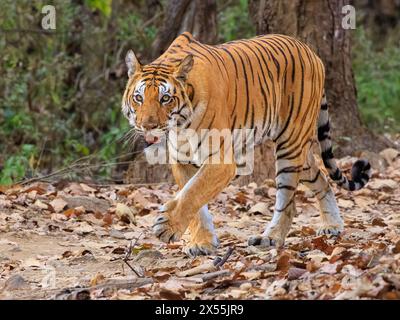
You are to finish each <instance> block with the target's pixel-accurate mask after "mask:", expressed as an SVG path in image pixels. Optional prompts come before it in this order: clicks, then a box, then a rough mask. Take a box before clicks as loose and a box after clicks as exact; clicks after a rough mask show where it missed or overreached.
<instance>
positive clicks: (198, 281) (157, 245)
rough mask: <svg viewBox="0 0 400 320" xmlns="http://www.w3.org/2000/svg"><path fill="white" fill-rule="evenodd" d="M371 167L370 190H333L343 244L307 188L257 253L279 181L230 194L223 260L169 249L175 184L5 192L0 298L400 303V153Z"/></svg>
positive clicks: (224, 205)
mask: <svg viewBox="0 0 400 320" xmlns="http://www.w3.org/2000/svg"><path fill="white" fill-rule="evenodd" d="M353 161H354V159H353V158H344V159H341V160H340V161H339V164H340V166H341V167H342V168H344V169H347V170H348V169H349V168H350V167H351V163H352V162H353ZM374 161H375V162H376V163H377V165H378V168H379V169H378V170H374V173H373V179H372V180H371V181H370V182H369V184H368V185H367V187H365V188H364V189H362V190H360V191H357V192H353V193H350V192H347V191H344V190H340V189H338V188H336V187H335V191H336V196H337V199H338V204H339V207H340V209H341V212H342V215H343V218H344V220H345V232H344V233H343V234H342V235H341V236H340V237H338V238H330V237H327V236H317V235H316V230H317V228H318V225H319V222H320V221H319V213H318V204H317V203H316V201H315V199H314V198H313V197H312V196H311V195H310V193H309V192H308V191H307V190H306V189H305V188H302V187H301V188H300V190H299V191H298V192H297V209H298V215H297V217H296V218H295V220H294V224H293V226H292V228H291V231H290V233H289V235H288V237H287V240H286V243H285V246H284V247H283V248H281V249H275V248H270V249H261V248H258V247H249V246H247V238H248V237H249V236H251V235H256V234H259V233H261V232H262V231H263V229H264V227H265V225H266V223H267V222H268V221H269V220H270V219H271V215H272V212H273V206H274V199H275V193H276V189H275V188H274V182H273V181H272V180H267V181H265V183H264V184H262V185H258V186H257V185H256V184H254V183H252V184H249V185H247V186H244V187H239V186H235V185H230V186H229V187H227V188H226V189H225V190H224V192H222V193H221V194H220V195H219V196H218V197H217V198H216V199H215V200H214V201H213V202H212V203H211V204H210V211H211V212H212V213H213V214H214V221H215V225H216V230H217V234H218V236H219V239H220V241H221V246H220V247H219V249H218V252H217V255H216V256H212V257H198V258H195V259H191V258H188V257H186V256H185V255H184V254H183V253H182V246H183V245H184V243H185V242H186V241H187V239H188V237H187V235H185V236H184V238H183V240H182V241H181V242H177V243H173V244H169V245H166V244H163V243H161V242H159V241H158V240H157V239H156V238H155V237H154V236H153V234H152V231H151V225H152V222H153V220H154V218H155V216H156V215H157V208H158V207H159V205H160V204H162V203H164V202H165V201H166V200H168V199H170V198H171V197H172V196H173V194H174V193H175V192H176V191H177V189H176V186H171V185H168V184H160V185H150V186H137V185H136V186H134V185H113V186H99V185H88V184H83V183H73V182H72V183H71V182H66V181H60V182H58V183H53V184H51V183H44V182H37V183H34V184H31V185H25V186H14V187H12V188H8V189H7V188H2V189H0V299H88V298H91V299H400V188H399V186H400V155H399V153H398V152H397V151H395V150H393V149H387V150H385V151H383V152H382V153H381V154H375V159H374ZM130 244H132V247H131V248H129V245H130ZM127 252H130V254H129V255H128V256H127V262H128V263H129V265H130V266H131V267H132V269H133V270H132V269H131V268H130V267H129V266H128V264H126V263H125V262H124V261H123V260H124V257H126V253H127ZM224 256H225V258H227V260H226V261H225V262H224V263H221V258H223V257H224ZM217 262H220V264H222V265H220V266H215V264H216V263H217ZM222 262H223V261H222Z"/></svg>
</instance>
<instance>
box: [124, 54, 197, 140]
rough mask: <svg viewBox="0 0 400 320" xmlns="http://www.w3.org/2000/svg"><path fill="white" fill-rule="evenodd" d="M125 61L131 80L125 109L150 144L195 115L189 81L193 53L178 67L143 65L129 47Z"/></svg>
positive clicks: (133, 125)
mask: <svg viewBox="0 0 400 320" xmlns="http://www.w3.org/2000/svg"><path fill="white" fill-rule="evenodd" d="M125 62H126V65H127V67H128V76H129V80H128V83H127V85H126V89H125V93H124V95H123V98H122V112H123V114H124V115H125V117H126V118H127V119H128V120H129V123H130V125H131V126H132V127H134V128H135V130H136V131H137V132H138V133H139V134H141V135H143V136H144V139H145V140H146V142H147V143H149V144H153V143H158V142H160V140H161V138H162V136H163V135H164V134H165V133H166V132H167V131H168V130H169V129H171V128H173V127H180V126H182V125H184V124H185V123H186V122H187V121H188V120H189V118H190V116H191V114H192V110H193V108H192V104H191V101H190V99H189V96H190V95H191V93H190V92H187V91H188V90H187V87H188V86H187V85H186V80H187V76H188V73H189V72H190V70H191V69H192V67H193V56H192V55H187V56H186V57H184V58H183V59H182V60H181V61H180V63H179V64H178V65H177V66H170V65H167V64H161V63H160V64H149V65H142V64H141V63H140V62H139V60H138V59H137V58H136V56H135V54H134V53H133V51H132V50H129V51H128V53H127V55H126V58H125Z"/></svg>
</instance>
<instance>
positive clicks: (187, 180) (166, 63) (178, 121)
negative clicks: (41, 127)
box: [122, 32, 372, 257]
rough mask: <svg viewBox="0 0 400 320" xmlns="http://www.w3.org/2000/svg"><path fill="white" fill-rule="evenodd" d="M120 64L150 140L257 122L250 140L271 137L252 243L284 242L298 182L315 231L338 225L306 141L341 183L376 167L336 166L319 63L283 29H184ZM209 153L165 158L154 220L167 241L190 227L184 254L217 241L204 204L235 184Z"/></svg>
mask: <svg viewBox="0 0 400 320" xmlns="http://www.w3.org/2000/svg"><path fill="white" fill-rule="evenodd" d="M125 62H126V66H127V70H128V82H127V85H126V88H125V92H124V94H123V98H122V112H123V114H124V115H125V117H126V118H127V119H128V121H129V123H130V125H131V126H132V127H133V128H134V129H135V130H136V131H137V132H138V133H139V134H140V135H142V136H143V137H144V139H145V140H146V141H147V143H148V144H150V145H151V144H155V143H159V141H160V139H161V138H160V137H161V136H162V134H165V133H167V132H169V131H170V130H172V129H173V128H175V129H177V130H181V129H184V128H186V129H188V128H189V129H192V130H194V131H195V132H198V131H200V130H201V129H218V130H223V129H229V130H235V129H243V128H247V129H253V130H254V142H255V145H258V144H261V143H263V142H265V141H267V140H270V141H273V143H274V146H275V147H274V157H275V183H276V199H275V206H274V212H273V216H272V219H271V221H270V222H269V223H268V224H267V226H266V227H265V229H264V232H263V233H261V234H257V235H253V236H251V237H249V239H248V245H249V246H259V247H266V248H268V247H281V246H283V245H284V242H285V238H286V236H287V234H288V232H289V230H290V227H291V224H292V221H293V217H294V216H295V214H296V205H295V192H296V189H297V187H298V185H299V183H303V184H305V185H306V187H308V188H309V189H310V190H311V191H312V192H313V194H314V196H315V197H316V198H317V200H318V202H319V207H320V217H321V221H322V223H321V225H320V227H319V229H318V234H319V235H322V234H326V235H332V236H337V235H339V234H340V233H341V232H343V230H344V222H343V219H342V217H341V215H340V212H339V208H338V205H337V202H336V199H335V195H334V192H333V189H332V188H331V185H330V182H329V180H328V177H327V176H326V175H325V173H324V172H323V171H322V170H321V169H320V167H319V166H318V164H317V161H316V159H315V156H314V153H315V152H313V151H312V149H313V148H312V146H313V145H314V144H318V145H319V150H320V155H321V158H322V160H323V164H324V166H325V168H326V172H327V173H328V175H329V177H330V179H332V180H333V181H334V182H335V183H336V184H337V185H338V186H340V187H342V188H344V189H346V190H350V191H353V190H359V189H361V188H362V187H363V186H365V184H366V183H367V182H368V180H369V179H370V177H371V170H372V169H371V166H370V164H369V162H368V160H365V159H360V160H357V161H356V162H355V163H354V164H353V166H352V172H351V179H349V178H347V177H346V175H344V174H343V173H342V171H341V170H340V168H339V167H338V165H337V163H336V160H335V158H334V155H333V152H332V140H331V134H330V120H329V113H328V102H327V99H326V96H325V88H324V82H325V68H324V65H323V63H322V61H321V59H320V58H319V57H318V56H317V54H316V53H314V51H313V50H312V49H311V48H310V47H309V46H308V45H306V44H305V43H303V42H301V41H300V40H298V39H296V38H294V37H289V36H286V35H279V34H268V35H261V36H257V37H254V38H251V39H244V40H235V41H230V42H227V43H223V44H218V45H206V44H203V43H201V42H199V41H197V40H196V39H195V38H194V37H193V36H192V35H191V34H190V33H189V32H184V33H182V34H181V35H179V36H178V37H177V38H176V39H175V40H174V41H173V42H172V43H171V45H170V46H169V48H168V49H167V50H166V51H165V52H164V53H163V54H162V55H161V56H160V57H158V58H157V59H156V60H154V61H153V62H151V63H149V64H147V65H142V64H141V63H140V61H139V60H138V58H137V57H136V55H135V53H134V52H133V51H132V50H129V51H128V53H127V54H126V58H125ZM168 148H169V146H168ZM221 148H222V146H221ZM221 154H223V153H221ZM206 158H207V157H206ZM205 160H206V159H205ZM205 160H204V162H202V163H200V164H193V163H190V161H189V162H179V161H176V162H175V163H172V164H171V169H172V174H173V177H174V179H175V181H176V184H177V185H178V187H179V191H178V192H177V193H176V195H175V196H174V197H173V198H172V199H171V200H169V201H167V202H166V203H165V204H164V205H163V206H162V207H161V208H160V212H158V214H159V215H158V216H157V217H156V219H155V221H154V225H153V227H152V229H153V232H154V234H155V235H156V236H157V237H158V238H159V239H160V240H161V241H163V242H166V243H169V242H173V241H179V240H180V239H181V237H182V235H183V234H184V233H185V232H186V231H188V232H189V240H188V241H187V243H186V245H185V246H184V249H183V251H184V253H186V254H187V255H188V256H190V257H195V256H199V255H210V254H213V253H215V251H216V249H217V247H218V246H219V240H218V237H217V235H216V231H215V227H214V224H213V217H212V215H211V213H210V212H209V211H208V203H209V202H210V201H211V200H213V199H214V198H215V197H216V196H217V195H218V194H219V193H220V192H221V191H222V190H223V189H224V188H225V187H226V186H227V185H228V184H229V183H230V182H231V180H232V179H233V178H234V177H235V176H236V172H237V170H238V166H239V165H240V164H239V163H236V162H235V161H231V162H229V161H228V162H227V163H225V162H223V161H221V162H220V163H208V162H207V161H205Z"/></svg>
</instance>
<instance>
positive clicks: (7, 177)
mask: <svg viewBox="0 0 400 320" xmlns="http://www.w3.org/2000/svg"><path fill="white" fill-rule="evenodd" d="M36 155H37V149H36V147H35V146H34V145H31V144H24V145H22V146H21V151H20V153H18V154H16V155H13V156H11V157H9V158H8V159H7V160H6V162H5V163H4V167H3V168H2V170H1V174H0V185H10V184H12V183H13V182H14V181H19V180H21V179H22V178H23V177H25V176H26V175H27V174H28V171H32V170H33V169H34V168H33V166H34V159H35V156H36Z"/></svg>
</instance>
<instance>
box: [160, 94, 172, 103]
mask: <svg viewBox="0 0 400 320" xmlns="http://www.w3.org/2000/svg"><path fill="white" fill-rule="evenodd" d="M170 101H171V97H170V96H169V95H167V94H164V95H163V96H162V97H161V103H168V102H170Z"/></svg>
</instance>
